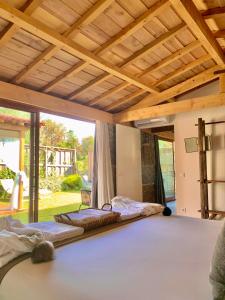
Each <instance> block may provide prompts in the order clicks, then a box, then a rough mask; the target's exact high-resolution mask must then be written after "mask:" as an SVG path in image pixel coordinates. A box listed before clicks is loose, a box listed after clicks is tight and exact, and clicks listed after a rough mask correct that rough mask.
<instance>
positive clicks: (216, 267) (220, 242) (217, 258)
mask: <svg viewBox="0 0 225 300" xmlns="http://www.w3.org/2000/svg"><path fill="white" fill-rule="evenodd" d="M218 222H219V221H218ZM209 278H210V283H211V284H212V292H213V299H214V300H224V299H225V223H224V225H223V228H222V231H221V233H220V234H219V236H218V239H217V242H216V246H215V249H214V254H213V259H212V266H211V273H210V276H209Z"/></svg>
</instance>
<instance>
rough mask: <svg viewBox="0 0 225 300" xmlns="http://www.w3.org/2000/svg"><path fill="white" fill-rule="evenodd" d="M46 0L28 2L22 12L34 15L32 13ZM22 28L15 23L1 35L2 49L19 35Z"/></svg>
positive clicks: (29, 0)
mask: <svg viewBox="0 0 225 300" xmlns="http://www.w3.org/2000/svg"><path fill="white" fill-rule="evenodd" d="M43 1H44V0H28V1H27V2H26V3H25V5H23V7H22V8H21V11H23V12H24V13H26V14H27V15H32V13H33V12H34V11H35V10H36V8H38V6H40V5H41V3H42V2H43ZM19 29H20V28H19V27H18V26H17V25H15V24H14V23H10V24H9V25H8V26H6V28H5V29H4V30H3V31H2V32H1V33H0V47H2V46H4V45H5V44H7V43H8V42H9V41H10V40H11V38H12V37H13V36H14V35H15V34H16V33H17V31H18V30H19Z"/></svg>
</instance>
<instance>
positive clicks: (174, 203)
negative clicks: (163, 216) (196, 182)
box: [167, 201, 176, 215]
mask: <svg viewBox="0 0 225 300" xmlns="http://www.w3.org/2000/svg"><path fill="white" fill-rule="evenodd" d="M167 206H168V207H169V208H170V209H171V210H172V214H173V215H176V201H170V202H167Z"/></svg>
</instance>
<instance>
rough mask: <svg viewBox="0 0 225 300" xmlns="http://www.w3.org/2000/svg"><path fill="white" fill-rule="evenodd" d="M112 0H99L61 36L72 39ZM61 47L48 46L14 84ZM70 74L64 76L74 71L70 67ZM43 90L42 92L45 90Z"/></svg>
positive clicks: (54, 83) (14, 80)
mask: <svg viewBox="0 0 225 300" xmlns="http://www.w3.org/2000/svg"><path fill="white" fill-rule="evenodd" d="M113 1H114V0H99V1H97V3H96V4H95V5H93V6H92V7H91V8H90V9H89V10H88V11H87V12H86V13H84V14H83V16H82V17H80V18H79V19H78V20H77V21H76V22H75V23H74V24H73V25H72V26H71V27H70V28H69V29H68V30H66V31H65V33H64V34H63V36H64V37H66V38H67V37H69V38H73V37H74V36H75V35H76V34H77V33H79V31H80V30H81V29H82V27H83V26H86V25H88V24H89V23H91V22H92V21H93V20H94V19H95V18H97V17H98V15H99V14H101V13H102V11H104V10H105V9H106V7H107V6H109V5H110V4H111V3H112V2H113ZM61 48H62V47H61V46H56V45H50V46H49V47H48V48H47V49H46V50H45V51H44V52H43V53H41V54H40V55H38V56H37V57H36V58H35V60H34V61H33V62H32V63H31V64H30V65H29V66H27V67H26V68H25V69H23V70H22V71H21V72H20V73H19V74H18V75H17V76H16V77H15V78H14V79H13V82H14V83H17V84H19V83H21V82H22V81H24V79H26V77H27V76H28V75H29V74H30V73H32V72H34V71H35V70H37V69H38V68H39V66H40V65H42V64H44V63H45V62H46V61H48V60H49V59H50V58H52V57H53V56H54V55H55V54H56V53H57V52H58V51H59V50H60V49H61ZM85 65H87V63H85V62H83V68H85ZM70 70H71V72H68V71H67V72H66V74H69V75H70V73H71V74H73V73H75V72H76V71H75V70H74V67H72V68H71V69H70ZM57 79H58V80H59V82H61V81H62V76H61V75H60V76H59V77H57ZM57 79H55V80H53V83H52V86H51V84H48V85H47V86H46V87H45V88H46V90H48V91H50V90H51V89H52V88H53V87H54V86H55V85H56V83H57ZM45 88H44V90H45Z"/></svg>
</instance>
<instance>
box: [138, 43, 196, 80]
mask: <svg viewBox="0 0 225 300" xmlns="http://www.w3.org/2000/svg"><path fill="white" fill-rule="evenodd" d="M200 46H201V44H200V42H199V41H194V42H192V43H190V44H188V45H187V46H185V47H183V48H181V49H179V50H177V51H175V52H174V53H173V54H171V55H169V56H167V57H165V58H164V59H163V60H160V61H159V62H158V63H156V64H154V65H152V66H151V67H149V68H147V69H145V70H144V72H142V75H141V77H142V76H144V75H146V74H147V73H151V72H154V71H157V70H159V69H161V68H163V67H166V66H168V65H169V64H171V63H172V62H174V61H175V60H178V59H179V58H181V57H182V56H184V55H185V54H187V53H189V52H191V51H192V50H194V49H196V48H198V47H200Z"/></svg>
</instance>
